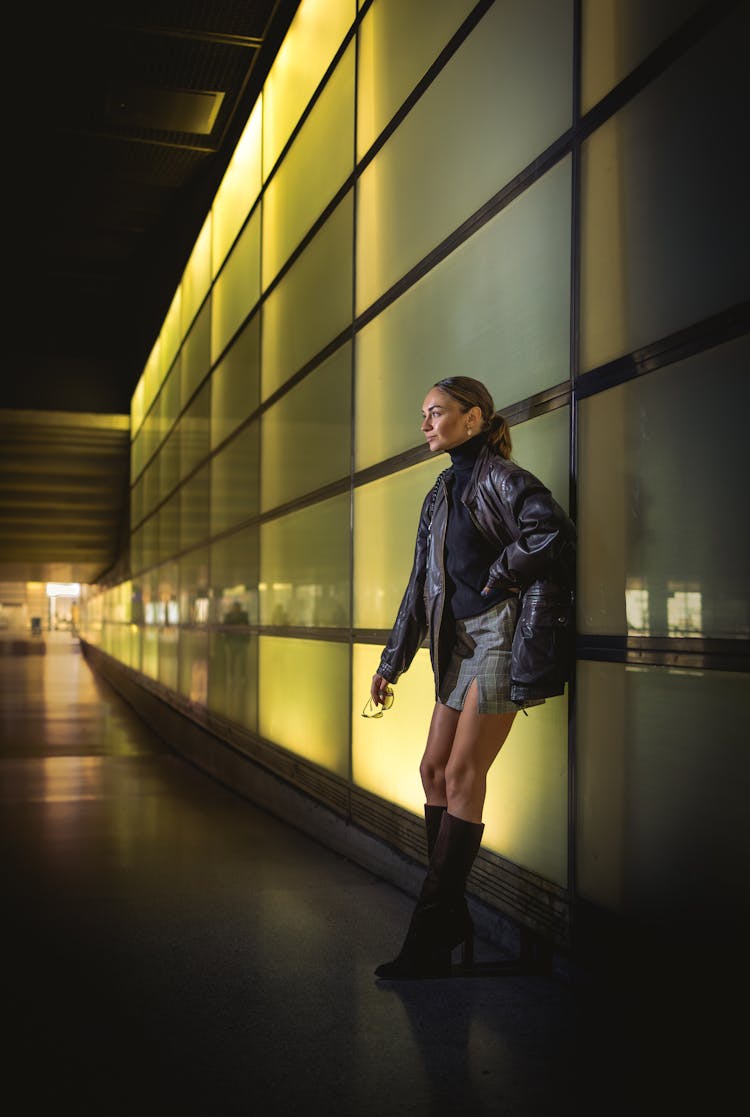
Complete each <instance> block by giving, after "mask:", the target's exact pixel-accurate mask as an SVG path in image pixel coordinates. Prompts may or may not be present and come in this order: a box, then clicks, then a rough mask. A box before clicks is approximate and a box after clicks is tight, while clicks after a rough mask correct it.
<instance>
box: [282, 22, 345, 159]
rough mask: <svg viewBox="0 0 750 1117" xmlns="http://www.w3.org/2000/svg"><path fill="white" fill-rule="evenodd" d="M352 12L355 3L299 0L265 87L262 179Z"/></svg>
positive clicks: (332, 54) (286, 138)
mask: <svg viewBox="0 0 750 1117" xmlns="http://www.w3.org/2000/svg"><path fill="white" fill-rule="evenodd" d="M356 14H357V13H356V4H355V2H354V0H302V3H301V4H300V6H299V8H298V9H297V12H296V14H295V16H294V19H293V20H292V22H291V24H290V27H289V30H288V31H287V33H286V36H285V38H284V41H283V43H282V44H281V48H280V50H279V52H278V54H277V55H276V58H275V59H274V62H273V65H272V66H271V69H270V71H269V73H268V76H267V78H266V81H265V84H264V86H263V177H264V179H266V178H268V175H269V174H270V173H271V170H272V169H273V166H274V164H275V162H276V160H277V159H278V157H279V155H280V154H281V150H282V148H283V147H284V144H285V143H286V142H287V140H288V139H289V136H290V135H291V134H292V131H293V130H294V127H295V125H296V124H297V121H298V120H299V118H300V117H301V115H302V113H303V112H304V109H305V107H306V105H307V103H308V101H309V100H310V98H311V97H312V95H313V93H314V92H315V90H316V88H317V86H318V85H319V83H320V81H321V79H322V77H323V74H324V73H325V72H326V70H327V68H328V66H329V65H330V62H331V59H332V58H333V56H334V54H335V53H336V51H337V50H338V48H339V46H340V45H341V43H342V41H343V39H344V36H345V35H346V33H347V31H348V30H349V28H350V26H351V24H352V21H353V20H354V17H355V16H356Z"/></svg>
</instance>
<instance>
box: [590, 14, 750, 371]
mask: <svg viewBox="0 0 750 1117" xmlns="http://www.w3.org/2000/svg"><path fill="white" fill-rule="evenodd" d="M748 35H750V10H748V8H747V6H746V5H745V6H740V8H739V9H738V10H736V11H735V12H734V13H733V14H732V15H731V16H729V17H728V18H727V19H725V20H724V21H723V23H722V24H721V25H720V26H719V28H717V29H716V30H714V31H713V32H712V33H711V34H710V35H708V36H707V37H706V38H705V39H703V40H701V42H700V43H698V44H697V45H696V46H695V47H693V49H692V50H690V51H688V53H687V54H686V55H685V56H684V58H682V59H680V60H679V61H678V62H676V63H674V64H673V65H672V66H670V67H669V69H668V70H667V71H666V72H665V73H664V74H663V75H662V76H661V77H660V78H659V79H658V80H657V81H656V82H655V83H654V84H653V85H651V86H649V87H648V88H647V89H645V90H644V91H643V92H642V93H641V94H640V95H639V96H638V97H636V98H635V99H634V100H633V101H631V102H630V103H629V104H628V105H627V106H626V107H625V108H624V109H623V110H622V111H621V112H619V113H618V114H617V116H615V117H613V118H612V119H611V120H609V121H607V123H606V124H604V125H603V126H602V127H601V128H600V129H599V130H598V131H597V132H595V133H594V134H593V135H592V136H591V138H590V139H589V140H588V141H587V142H586V143H585V144H584V146H583V160H582V211H581V212H582V251H581V359H582V367H583V368H584V369H590V368H594V367H596V366H598V365H601V364H604V363H606V362H607V361H610V360H613V359H614V358H616V357H619V356H621V355H622V354H624V353H629V352H631V351H632V350H633V349H637V348H639V347H641V346H644V345H647V344H649V343H651V342H654V341H657V340H658V339H659V338H663V337H665V336H667V335H668V334H670V333H673V332H674V331H676V330H680V329H683V328H684V327H686V326H689V325H691V324H692V323H693V322H697V321H700V320H701V319H703V318H706V317H708V316H710V315H712V314H715V313H717V312H719V311H721V310H723V309H724V308H726V307H728V306H733V305H734V304H735V303H739V302H741V301H742V300H744V299H747V298H748V297H749V296H750V225H749V224H748V221H747V219H746V217H747V214H746V209H747V190H746V186H745V181H746V174H745V169H744V163H745V149H744V146H743V145H742V144H741V143H738V142H737V137H738V136H740V135H743V134H744V130H745V127H746V116H747V107H746V106H747V88H746V86H747V83H746V79H745V74H744V71H745V65H746V58H745V55H746V50H745V44H746V42H747V39H748ZM719 167H720V168H721V172H720V173H718V172H717V168H719Z"/></svg>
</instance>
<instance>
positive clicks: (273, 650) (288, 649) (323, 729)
mask: <svg viewBox="0 0 750 1117" xmlns="http://www.w3.org/2000/svg"><path fill="white" fill-rule="evenodd" d="M290 688H293V690H294V701H293V702H290V701H289V695H290ZM349 695H350V687H349V646H348V645H347V644H331V643H324V642H322V641H320V640H290V639H284V638H282V637H275V636H261V637H260V640H259V717H258V731H259V733H260V734H261V736H263V737H266V738H267V739H268V740H269V741H274V742H275V743H276V744H278V745H281V746H282V747H283V748H285V749H288V750H289V751H290V752H292V753H296V754H297V755H298V756H302V757H304V758H305V759H306V760H310V761H312V762H313V763H314V764H319V765H321V766H322V767H323V768H327V769H328V770H329V771H332V772H335V773H336V774H337V775H339V776H342V777H344V778H347V777H348V775H349V757H348V753H349Z"/></svg>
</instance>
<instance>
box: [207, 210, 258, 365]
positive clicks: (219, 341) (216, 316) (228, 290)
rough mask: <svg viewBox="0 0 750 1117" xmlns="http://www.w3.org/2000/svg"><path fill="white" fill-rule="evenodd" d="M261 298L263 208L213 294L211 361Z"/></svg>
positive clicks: (242, 237)
mask: <svg viewBox="0 0 750 1117" xmlns="http://www.w3.org/2000/svg"><path fill="white" fill-rule="evenodd" d="M259 297H260V209H258V210H256V212H255V213H254V214H253V216H252V217H251V218H250V220H249V221H248V223H247V225H246V226H245V228H244V229H243V230H242V233H241V234H240V236H239V238H238V240H237V243H236V244H235V246H234V248H233V249H232V252H231V255H230V256H229V258H228V260H227V262H226V263H225V265H224V267H223V268H222V270H221V273H220V275H219V276H218V278H217V280H216V282H215V283H214V287H213V292H212V295H211V360H212V362H213V361H216V360H217V359H218V357H220V356H221V354H222V352H223V351H224V349H225V347H226V346H227V345H228V344H229V342H230V341H231V339H232V337H233V335H234V334H235V332H236V331H237V330H238V329H239V328H240V326H241V325H242V323H243V322H244V321H245V319H246V318H247V317H248V315H249V314H250V311H251V310H252V309H253V307H254V306H255V304H256V303H257V301H258V299H259Z"/></svg>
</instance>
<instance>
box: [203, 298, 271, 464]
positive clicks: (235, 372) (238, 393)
mask: <svg viewBox="0 0 750 1117" xmlns="http://www.w3.org/2000/svg"><path fill="white" fill-rule="evenodd" d="M259 396H260V314H256V315H254V317H253V318H251V319H250V321H249V322H248V324H247V325H246V326H245V328H244V330H243V331H242V333H241V334H240V335H239V336H238V337H237V339H236V340H235V342H234V344H233V345H232V346H231V347H230V348H229V349H228V350H227V351H226V353H225V354H224V356H223V357H222V359H221V361H220V362H219V364H218V365H217V366H216V368H215V369H214V371H213V374H212V376H211V449H214V448H215V447H216V446H218V445H219V443H221V442H223V441H224V439H225V438H228V437H229V435H230V434H231V433H232V431H233V430H235V428H236V427H237V426H238V424H239V423H242V422H243V421H244V420H245V419H247V417H248V416H249V415H250V414H251V412H253V411H254V410H255V408H256V407H257V406H258V399H259Z"/></svg>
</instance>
